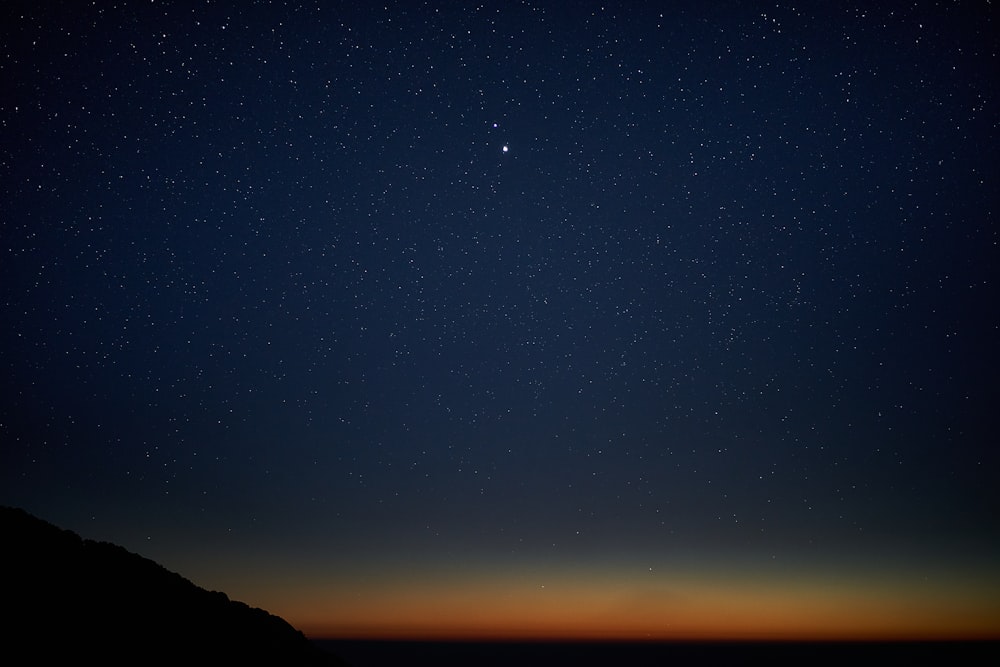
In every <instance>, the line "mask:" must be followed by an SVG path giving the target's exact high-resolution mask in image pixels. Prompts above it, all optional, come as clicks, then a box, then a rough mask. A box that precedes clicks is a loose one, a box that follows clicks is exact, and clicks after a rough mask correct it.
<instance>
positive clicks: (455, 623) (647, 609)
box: [272, 573, 1000, 641]
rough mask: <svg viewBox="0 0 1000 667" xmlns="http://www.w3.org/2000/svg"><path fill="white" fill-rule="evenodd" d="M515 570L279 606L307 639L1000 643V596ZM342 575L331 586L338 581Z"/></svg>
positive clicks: (377, 586) (342, 588) (873, 584)
mask: <svg viewBox="0 0 1000 667" xmlns="http://www.w3.org/2000/svg"><path fill="white" fill-rule="evenodd" d="M529 579H534V580H537V577H531V578H528V577H524V576H521V577H518V576H513V575H510V574H508V575H505V576H493V577H486V578H482V577H480V578H473V577H468V576H467V575H466V576H445V577H437V578H435V577H426V578H425V579H424V580H422V581H419V582H417V581H399V580H393V579H391V578H390V579H387V580H385V581H368V582H367V583H365V582H357V581H355V582H345V581H343V580H340V581H338V582H336V585H333V586H332V588H331V589H325V592H321V591H320V590H318V589H316V588H311V589H310V590H303V591H301V592H300V593H299V594H294V593H292V594H288V591H287V589H286V590H285V594H287V596H286V597H284V599H283V600H281V601H280V603H279V601H277V600H276V604H274V607H273V609H272V611H275V613H279V614H280V615H282V616H283V617H284V618H286V619H287V620H288V621H289V622H291V623H292V624H293V625H295V626H296V627H297V628H299V629H301V630H302V631H303V632H304V633H305V634H306V635H308V636H310V637H315V638H344V639H422V640H493V641H505V640H539V641H541V640H553V641H558V640H572V641H616V640H617V641H728V640H748V641H758V640H759V641H786V640H787V641H793V640H801V641H822V640H830V641H838V640H844V641H865V640H932V639H940V640H952V639H966V640H971V639H1000V602H998V601H997V600H1000V596H998V597H993V596H991V594H990V593H991V590H992V592H993V593H996V592H997V591H996V589H995V588H993V589H990V587H988V586H987V587H985V590H984V589H983V588H982V587H980V588H975V587H972V586H961V585H956V584H955V582H950V583H948V584H947V585H945V584H941V585H938V586H930V585H928V586H925V587H923V588H920V589H912V588H907V587H906V586H902V585H899V584H892V583H888V584H886V583H884V582H878V581H876V580H874V579H870V580H869V579H866V580H862V581H858V580H853V581H823V580H818V579H813V578H809V579H803V578H787V579H780V580H763V581H762V580H760V579H756V580H755V579H736V578H728V579H726V578H716V579H712V578H709V577H694V578H692V577H674V578H669V577H666V578H657V577H645V578H641V577H608V576H601V575H597V574H593V573H591V574H589V575H588V574H587V573H576V574H575V575H573V576H569V575H567V576H562V577H560V576H553V577H548V578H546V579H547V581H546V583H544V584H541V583H535V581H530V582H529ZM330 583H333V582H330Z"/></svg>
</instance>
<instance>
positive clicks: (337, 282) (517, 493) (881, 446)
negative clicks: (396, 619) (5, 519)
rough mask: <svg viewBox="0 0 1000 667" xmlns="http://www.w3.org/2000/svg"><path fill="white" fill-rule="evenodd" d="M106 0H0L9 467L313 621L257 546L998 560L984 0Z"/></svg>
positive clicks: (84, 514) (964, 568)
mask: <svg viewBox="0 0 1000 667" xmlns="http://www.w3.org/2000/svg"><path fill="white" fill-rule="evenodd" d="M705 4H708V5H709V6H707V7H706V6H704V5H705ZM38 5H41V6H38ZM97 5H98V6H97V7H94V6H89V5H83V4H82V3H11V4H7V5H5V7H4V9H3V10H2V11H3V17H2V21H0V24H2V26H3V27H2V28H0V31H2V33H0V34H2V39H0V82H2V90H3V91H4V93H3V95H2V97H3V100H2V101H0V192H2V201H3V207H2V208H3V213H2V222H0V225H2V226H0V307H2V325H0V368H2V378H3V380H2V382H0V391H2V402H0V502H3V503H6V504H10V505H16V506H21V507H24V508H26V509H28V510H29V511H32V512H34V513H36V514H38V515H39V516H41V517H43V518H46V519H48V520H50V521H53V522H56V523H59V524H60V525H63V526H66V527H69V528H73V529H74V530H77V531H78V532H81V533H82V534H84V535H87V536H94V537H98V538H101V539H110V540H113V541H116V542H119V543H122V544H125V545H126V546H128V547H129V548H132V549H134V550H139V551H141V552H142V553H144V554H145V555H149V556H151V557H155V558H158V559H159V560H161V561H163V562H164V563H165V564H167V565H168V566H169V567H171V568H173V569H178V570H181V571H182V573H185V574H187V575H189V576H191V577H192V578H194V579H195V580H196V581H197V582H198V583H201V584H203V585H206V586H208V587H210V588H225V589H226V590H229V591H230V592H234V591H235V593H236V596H237V597H240V598H241V599H246V600H247V601H249V602H251V603H254V604H258V605H261V606H265V605H270V606H271V607H278V608H277V609H272V610H273V611H276V613H283V615H286V617H291V618H292V619H293V620H296V621H299V622H300V623H303V624H306V625H307V626H308V627H311V628H320V629H322V628H326V630H328V631H330V632H346V631H343V627H344V625H343V623H342V622H341V621H339V620H329V621H328V622H326V625H324V621H323V620H322V619H321V618H320V617H321V616H322V614H319V615H317V614H318V612H308V613H307V612H306V611H301V610H300V609H305V608H306V607H304V606H303V607H299V606H296V605H299V602H300V600H299V598H297V597H295V598H294V599H293V597H291V596H289V597H288V598H287V599H286V598H282V597H280V595H279V594H277V593H272V592H268V591H270V590H271V589H269V588H268V587H267V586H264V585H263V584H262V583H261V582H262V581H265V580H266V581H268V582H272V581H273V582H283V581H284V582H286V583H287V581H288V580H289V578H295V577H303V578H307V577H306V575H305V574H303V573H304V572H316V573H319V572H327V573H329V572H330V571H331V570H334V571H336V572H338V573H341V574H343V576H344V577H345V578H350V575H351V573H354V572H360V571H362V570H364V571H366V572H367V571H368V569H370V568H373V567H375V566H373V565H372V564H373V563H385V564H384V570H385V572H386V573H392V574H393V576H394V577H397V578H401V579H402V580H407V576H409V577H410V578H412V579H420V578H421V577H422V576H423V575H421V574H419V572H421V571H422V570H421V569H420V568H421V567H445V568H447V567H450V566H451V564H456V566H457V565H458V564H464V565H462V567H468V568H470V570H471V571H474V572H475V573H478V572H480V568H482V570H483V571H496V570H497V569H498V568H499V569H503V568H508V569H513V571H516V572H519V573H522V574H523V573H524V572H525V570H524V567H526V566H524V565H523V563H524V562H526V561H527V562H531V563H534V564H537V563H541V562H544V563H546V564H547V565H546V567H551V568H554V569H556V570H558V571H566V570H567V569H573V568H576V567H578V566H580V564H581V563H584V564H586V567H587V568H594V569H595V570H596V571H601V572H604V573H606V572H607V571H608V570H607V569H606V568H611V569H613V567H618V566H621V563H622V562H627V563H630V564H631V565H635V566H636V567H640V569H644V568H645V566H646V565H647V564H648V565H649V566H650V568H652V567H654V566H655V567H657V568H659V567H661V566H662V565H663V564H664V563H666V564H670V563H676V562H679V561H683V562H685V563H688V562H699V563H712V564H713V565H712V567H713V568H715V569H713V570H712V571H713V572H735V571H742V570H741V569H740V568H741V567H742V564H744V563H747V562H757V561H758V560H761V561H769V562H773V563H778V564H779V565H777V566H775V567H777V568H778V569H776V570H774V572H778V573H780V572H788V571H789V568H791V569H792V570H795V571H798V569H805V570H808V571H809V572H810V576H815V577H819V578H822V577H825V576H826V577H829V576H833V577H836V576H845V577H862V576H869V574H870V573H871V572H872V571H876V570H878V569H879V568H885V569H888V570H897V571H899V570H905V571H907V572H908V571H909V570H908V569H907V568H916V570H920V568H930V569H929V570H923V572H924V575H921V576H925V575H926V573H927V572H931V571H933V572H935V573H938V575H940V574H941V573H944V574H947V575H952V574H954V575H956V576H957V575H958V573H962V576H965V577H967V578H968V580H969V581H972V582H975V583H976V584H977V585H980V586H981V587H985V588H984V590H987V591H991V590H995V589H998V588H1000V570H998V568H997V565H996V564H997V562H1000V559H998V557H1000V531H998V524H997V521H996V515H997V512H998V510H1000V503H998V500H1000V498H998V493H997V490H996V475H997V470H998V464H1000V460H998V454H997V449H996V436H995V416H994V414H993V412H994V410H995V404H996V398H997V392H996V388H995V387H996V385H995V382H996V376H997V371H998V370H1000V364H998V355H997V351H996V342H997V340H998V333H1000V331H998V325H1000V317H998V311H997V307H996V304H997V303H1000V294H998V276H997V267H998V246H997V242H998V231H997V220H996V210H997V203H998V162H997V159H996V148H997V138H998V114H997V104H998V101H1000V100H998V83H997V81H998V80H997V77H996V72H997V71H998V70H1000V67H998V41H1000V40H998V34H1000V33H998V29H997V13H996V10H995V9H994V8H993V7H991V6H990V5H989V4H988V3H984V2H964V3H958V4H954V5H953V4H945V5H939V4H938V3H929V2H916V3H880V6H879V7H870V6H869V5H870V3H848V4H843V3H834V4H833V5H829V6H823V7H806V8H793V6H791V5H788V4H786V3H777V4H775V3H752V2H745V3H744V2H720V3H624V4H618V3H605V4H604V5H603V6H602V5H601V4H600V3H544V2H542V3H529V2H524V3H522V2H509V3H508V2H502V3H492V2H487V3H480V4H474V3H442V4H435V3H432V4H424V3H416V2H413V3H390V5H389V6H388V7H382V6H374V5H369V3H310V2H288V3H205V4H202V3H193V2H191V3H188V2H183V3H173V2H157V3H138V2H134V3H133V2H125V3H119V4H117V5H112V4H110V3H109V4H105V3H97ZM355 5H360V6H355ZM289 554H295V557H294V558H293V557H289ZM296 559H298V560H296ZM402 562H406V563H409V564H410V565H408V566H407V567H410V568H413V569H412V570H407V569H406V568H403V567H402V566H401V565H400V563H402ZM303 563H305V564H303ZM413 563H421V564H422V565H420V566H417V565H413ZM595 563H596V564H595ZM608 563H618V564H619V565H617V566H613V565H608ZM428 564H436V565H428ZM631 565H630V566H631ZM768 567H771V566H770V565H769V566H768ZM529 569H530V568H529ZM411 571H412V572H413V574H411V575H404V574H400V572H411ZM588 571H591V570H588ZM650 571H652V570H650ZM234 573H240V574H234ZM289 573H294V575H293V574H289ZM859 573H863V575H862V574H859ZM316 576H317V577H318V579H317V581H319V580H320V579H322V576H324V575H320V574H317V575H316ZM372 576H373V577H375V578H377V579H379V580H382V579H383V578H382V577H381V575H372ZM469 576H470V577H471V578H475V576H478V575H475V574H470V575H469ZM482 576H488V575H485V574H483V575H482ZM523 576H525V577H527V578H529V579H530V576H529V575H523ZM581 576H582V575H581ZM935 576H937V575H935ZM914 577H916V579H914V581H912V582H909V581H908V580H907V581H904V582H903V583H902V584H901V588H903V589H907V590H909V588H908V586H910V584H912V587H913V589H914V590H919V585H918V583H917V580H918V579H919V577H918V575H916V574H915V575H914ZM269 585H270V584H269ZM338 586H339V585H332V584H331V585H329V588H328V589H324V588H323V587H322V586H321V585H320V584H318V583H317V584H315V586H314V587H313V590H320V589H322V590H323V591H325V593H324V594H326V595H328V596H329V598H330V599H337V597H338V596H341V595H343V593H344V588H343V586H340V587H338ZM991 587H992V588H991ZM273 588H274V590H279V589H282V585H281V584H280V583H274V584H273ZM317 595H318V594H317ZM390 597H391V596H390ZM310 609H311V607H310ZM991 609H992V612H991V613H992V614H993V616H992V617H991V618H992V620H991V621H990V622H991V623H993V625H992V627H993V630H994V631H995V632H996V631H1000V630H998V628H1000V625H998V624H997V619H998V618H1000V610H998V609H997V608H991ZM338 618H339V617H338ZM371 618H372V619H374V620H371V622H370V623H369V625H368V626H365V627H366V628H368V629H369V630H370V629H371V628H374V627H376V626H378V618H379V617H378V614H377V613H376V612H372V617H371ZM318 619H319V620H318ZM442 622H443V621H442ZM310 623H311V624H312V625H309V624H310ZM338 623H340V624H339V625H338ZM387 623H388V621H387ZM404 625H405V624H404ZM378 627H382V626H378ZM393 627H396V626H393ZM326 630H324V631H326ZM316 631H317V632H318V631H319V630H316Z"/></svg>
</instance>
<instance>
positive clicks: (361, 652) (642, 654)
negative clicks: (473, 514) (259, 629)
mask: <svg viewBox="0 0 1000 667" xmlns="http://www.w3.org/2000/svg"><path fill="white" fill-rule="evenodd" d="M316 643H317V644H319V645H320V646H321V647H323V648H326V649H328V650H331V651H334V652H336V653H337V655H339V656H340V657H341V658H343V659H345V660H346V661H347V662H348V663H350V664H351V665H353V667H383V666H385V665H393V666H396V665H439V666H441V667H449V666H452V665H455V666H457V665H462V666H467V665H476V666H477V667H494V666H500V665H502V666H504V667H512V666H514V665H517V666H518V667H524V666H527V665H545V666H546V667H548V666H551V665H573V666H574V667H591V666H593V667H597V666H598V665H629V666H630V667H636V666H639V667H643V666H649V665H671V666H672V667H676V666H680V665H698V666H700V667H704V666H711V665H727V666H728V665H758V664H760V665H768V666H769V667H770V666H773V665H810V667H813V666H815V665H838V666H842V665H850V664H851V663H852V662H856V663H860V664H873V665H878V666H879V667H887V666H889V665H908V666H910V665H949V666H950V665H990V664H992V665H1000V642H913V643H909V642H908V643H872V642H868V643H797V642H793V643H764V642H760V643H743V642H726V643H709V644H703V643H686V642H675V643H629V644H626V643H606V642H605V643H540V642H535V643H475V642H454V643H450V642H412V641H399V642H387V641H382V642H379V641H344V640H319V641H316Z"/></svg>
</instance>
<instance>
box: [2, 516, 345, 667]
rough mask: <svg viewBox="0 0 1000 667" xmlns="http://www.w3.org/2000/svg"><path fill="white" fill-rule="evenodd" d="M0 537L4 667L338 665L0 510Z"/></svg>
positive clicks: (154, 575) (122, 561)
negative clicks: (79, 666)
mask: <svg viewBox="0 0 1000 667" xmlns="http://www.w3.org/2000/svg"><path fill="white" fill-rule="evenodd" d="M0 536H2V537H0V569H2V575H0V576H2V584H0V585H2V589H0V590H2V593H0V600H2V604H3V608H4V613H3V616H4V618H5V619H6V620H5V621H3V622H2V623H0V628H2V631H0V638H2V648H0V662H3V663H4V664H9V665H16V664H32V663H40V664H60V663H61V662H62V661H63V660H67V661H68V660H73V661H75V662H79V661H82V660H88V659H90V658H93V659H96V660H97V661H98V664H104V665H108V664H112V665H124V664H129V665H143V664H174V663H178V662H180V661H183V662H186V663H194V664H209V661H212V662H214V663H216V664H225V665H303V666H306V665H308V666H314V665H315V666H316V667H319V666H326V667H333V666H336V665H345V664H346V663H344V662H343V661H341V660H340V659H339V658H337V657H336V656H334V655H333V654H330V653H328V652H325V651H323V650H322V649H321V648H319V647H318V646H317V645H315V644H313V643H312V642H311V641H309V640H308V639H307V638H306V637H305V635H303V634H302V633H301V632H299V631H298V630H296V629H295V628H293V627H292V626H291V625H289V624H288V623H287V622H285V621H284V620H283V619H281V618H279V617H277V616H274V615H272V614H269V613H268V612H266V611H264V610H262V609H257V608H254V607H250V606H248V605H246V604H244V603H242V602H237V601H234V600H230V599H229V598H228V597H227V596H226V595H225V593H220V592H210V591H206V590H205V589H203V588H199V587H198V586H195V585H194V584H193V583H191V582H190V581H188V580H187V579H185V578H183V577H181V576H180V575H179V574H175V573H173V572H170V571H169V570H167V569H166V568H164V567H163V566H161V565H159V564H157V563H155V562H153V561H151V560H149V559H147V558H143V557H142V556H139V555H137V554H134V553H131V552H129V551H127V550H125V549H124V548H122V547H120V546H117V545H114V544H110V543H107V542H94V541H92V540H85V539H82V538H81V537H80V536H78V535H77V534H75V533H73V532H71V531H68V530H62V529H60V528H57V527H56V526H53V525H52V524H50V523H47V522H45V521H42V520H41V519H38V518H36V517H34V516H32V515H30V514H28V513H27V512H25V511H23V510H20V509H15V508H9V507H0ZM67 664H68V663H67Z"/></svg>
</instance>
